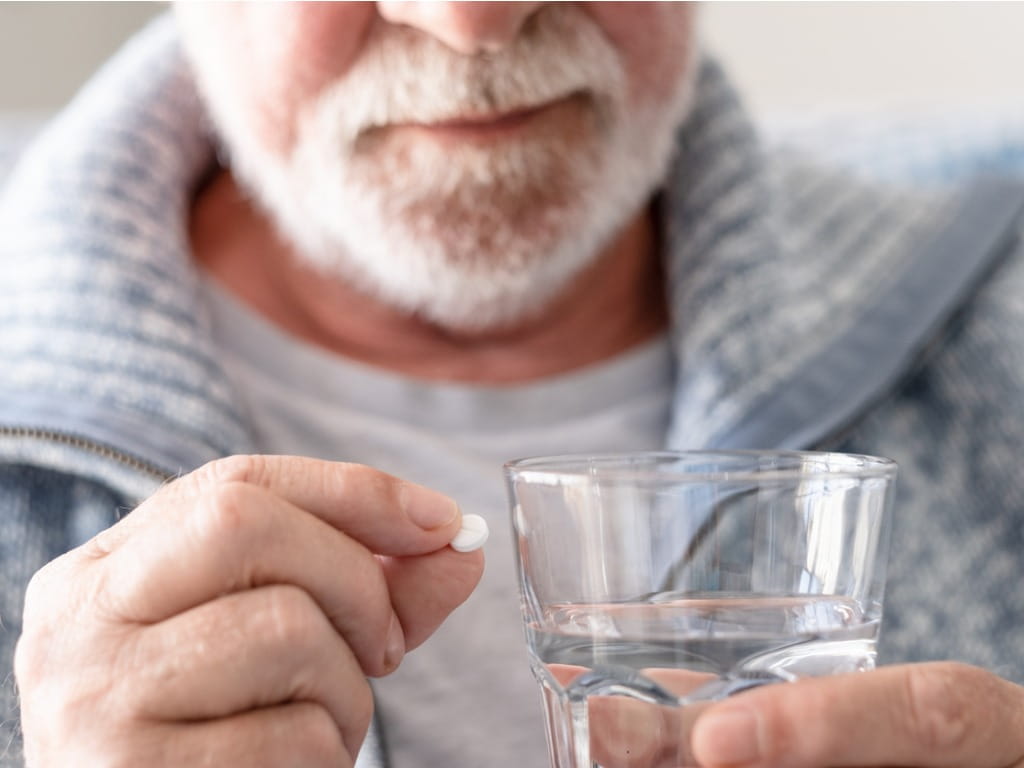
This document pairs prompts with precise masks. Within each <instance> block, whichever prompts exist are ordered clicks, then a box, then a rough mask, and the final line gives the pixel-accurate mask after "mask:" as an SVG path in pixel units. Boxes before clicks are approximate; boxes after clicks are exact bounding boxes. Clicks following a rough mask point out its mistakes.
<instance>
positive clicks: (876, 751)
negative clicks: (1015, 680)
mask: <svg viewBox="0 0 1024 768" xmlns="http://www.w3.org/2000/svg"><path fill="white" fill-rule="evenodd" d="M693 750H694V754H695V755H696V757H697V758H698V760H699V761H700V763H701V765H704V766H725V765H728V766H745V765H777V764H785V765H787V766H792V767H793V768H802V767H803V766H806V767H807V768H820V766H822V765H829V766H890V765H906V766H919V767H923V766H956V767H957V768H1006V766H1018V765H1021V764H1024V689H1022V688H1020V687H1018V686H1015V685H1012V684H1011V683H1008V682H1006V681H1004V680H1001V679H999V678H998V677H995V676H994V675H992V674H990V673H988V672H985V671H984V670H981V669H977V668H974V667H968V666H965V665H961V664H952V663H936V664H917V665H906V666H899V667H887V668H882V669H879V670H876V671H874V672H869V673H863V674H856V675H844V676H838V677H831V678H816V679H810V680H802V681H799V682H796V683H787V684H781V685H772V686H765V687H763V688H760V689H757V690H754V691H750V692H747V693H744V694H742V695H739V696H737V697H735V698H733V699H730V700H728V701H726V702H723V703H721V704H718V705H716V706H714V707H712V708H710V709H708V710H707V712H706V714H705V715H703V716H702V717H701V718H700V719H699V720H698V721H697V724H696V726H695V729H694V734H693Z"/></svg>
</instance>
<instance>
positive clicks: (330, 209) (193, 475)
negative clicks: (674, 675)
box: [0, 3, 1024, 768]
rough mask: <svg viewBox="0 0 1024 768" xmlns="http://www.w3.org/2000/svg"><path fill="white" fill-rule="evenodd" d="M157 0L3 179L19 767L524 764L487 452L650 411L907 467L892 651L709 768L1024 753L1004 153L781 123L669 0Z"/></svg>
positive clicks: (1014, 269)
mask: <svg viewBox="0 0 1024 768" xmlns="http://www.w3.org/2000/svg"><path fill="white" fill-rule="evenodd" d="M176 16H177V18H176V22H177V23H176V24H175V23H172V22H171V21H169V20H163V21H161V22H158V23H157V24H156V25H155V26H154V27H153V28H151V29H150V30H148V31H147V32H145V33H144V34H143V35H142V36H140V38H138V39H137V40H136V41H134V42H133V43H132V44H130V45H129V46H128V47H127V48H126V49H125V50H124V51H123V52H122V53H121V54H119V55H118V57H117V58H116V59H115V60H113V61H112V62H111V63H110V64H109V65H108V66H107V67H106V68H105V70H104V71H103V72H101V73H100V74H99V75H98V76H97V78H96V79H95V80H94V82H93V83H92V84H91V85H90V86H89V87H88V88H87V89H86V90H85V91H84V92H83V93H82V94H81V95H80V97H79V98H78V99H77V100H76V101H75V102H74V103H73V104H72V105H71V106H70V107H69V109H68V110H67V111H66V112H65V114H63V115H62V116H61V117H60V118H59V119H58V120H56V121H55V122H54V124H52V125H51V126H50V127H49V128H48V130H47V131H46V132H45V133H44V134H43V135H42V136H41V137H40V138H39V140H38V141H37V142H36V144H35V146H34V147H33V148H32V149H30V150H29V151H28V152H27V153H26V154H25V156H24V158H23V159H22V161H21V163H20V165H19V168H18V169H17V170H16V171H15V173H14V174H13V176H12V178H11V179H10V181H9V183H8V185H7V187H6V194H5V197H4V199H3V202H2V205H0V233H2V234H0V249H2V250H0V254H2V259H3V261H2V269H3V275H4V277H3V280H2V281H0V306H3V318H4V319H3V322H2V323H0V350H2V354H3V359H4V360H5V364H4V365H5V369H4V373H3V376H2V379H0V387H2V392H0V458H2V461H3V464H2V465H0V499H2V502H0V504H2V511H3V516H4V518H3V526H4V528H3V533H4V536H3V543H2V545H0V546H2V547H3V569H4V570H3V573H4V583H3V587H4V590H3V595H2V598H3V603H2V604H0V608H2V615H3V619H4V622H5V625H6V627H7V629H8V632H7V634H6V636H5V643H7V645H8V653H10V650H11V648H10V646H12V645H13V640H14V638H15V637H16V636H17V635H18V633H19V631H20V633H21V638H20V641H19V642H18V647H17V653H16V659H15V671H16V675H17V682H18V685H19V693H20V704H21V715H22V728H23V733H24V751H25V756H26V760H27V763H28V765H30V766H33V767H36V768H38V767H45V766H68V765H81V766H94V765H96V766H98V765H132V766H172V765H219V766H228V765H232V766H233V765H238V766H278V765H318V766H319V765H324V766H327V765H331V766H345V765H351V764H352V763H353V762H354V761H358V762H359V763H360V764H361V765H374V764H377V763H378V762H379V761H382V760H384V759H387V760H388V761H389V762H390V764H391V765H392V766H394V768H405V767H406V766H410V767H413V766H477V765H490V766H521V765H532V766H538V765H543V764H544V763H545V760H546V757H545V750H544V743H543V725H542V723H541V718H540V709H539V704H538V701H537V693H536V691H535V689H534V684H533V682H532V680H531V678H530V673H529V670H528V668H527V664H526V661H525V654H524V652H523V650H522V648H521V646H522V641H521V633H520V629H519V626H518V615H517V605H516V599H515V596H514V579H513V568H512V564H511V557H512V552H511V543H510V542H509V541H508V533H507V532H506V531H507V526H506V525H505V524H504V523H503V516H504V511H503V510H504V498H503V496H502V488H501V483H500V476H499V474H498V472H497V467H498V466H499V465H500V463H501V461H502V460H504V459H507V458H512V457H514V456H518V455H524V454H539V453H556V452H569V451H605V450H630V449H639V448H650V447H656V446H660V445H668V446H670V447H675V448H694V447H758V448H768V447H801V448H837V449H842V450H858V451H863V452H871V453H881V454H886V455H890V456H892V457H893V458H895V459H897V460H898V461H899V462H900V463H901V465H902V467H903V475H902V480H901V482H902V495H901V498H900V501H899V504H898V509H899V519H898V524H897V531H896V534H895V539H894V547H893V548H894V558H893V560H894V562H893V567H892V569H891V573H890V583H891V588H890V592H889V606H890V609H889V617H890V618H889V624H888V628H887V634H886V636H885V642H884V644H883V649H884V651H885V658H886V659H887V660H888V661H891V662H901V663H900V664H894V665H893V666H889V667H886V668H884V669H882V670H879V671H876V672H870V673H865V674H862V675H857V676H854V677H839V678H831V679H817V680H811V681H803V682H799V683H794V684H792V685H784V686H770V687H766V688H762V689H760V690H758V691H755V692H752V693H748V694H744V695H741V696H738V697H736V698H734V699H730V700H728V701H725V702H722V703H720V704H718V705H716V706H715V707H712V708H709V709H708V710H707V711H706V712H705V713H704V714H703V715H702V716H701V717H700V719H699V720H698V721H697V723H696V726H695V730H694V731H693V734H692V748H693V751H694V754H695V756H696V759H697V760H698V761H699V762H700V763H701V764H702V765H706V766H724V765H783V764H784V765H789V766H807V768H812V767H815V766H823V765H830V766H891V765H904V766H940V765H956V766H974V767H976V768H982V767H991V768H996V766H1021V765H1024V689H1022V688H1020V687H1018V686H1017V685H1015V684H1014V683H1012V682H1009V681H1008V680H1007V679H1006V678H1009V679H1016V680H1020V679H1022V678H1024V666H1022V665H1021V656H1022V654H1021V642H1020V631H1021V629H1022V627H1024V590H1021V589H1019V588H1018V586H1017V585H1018V584H1019V581H1020V577H1021V573H1022V571H1024V564H1022V561H1021V555H1020V552H1021V551H1022V546H1024V517H1022V515H1024V475H1022V474H1021V473H1020V472H1019V470H1018V469H1017V468H1016V466H1015V464H1016V462H1015V455H1016V452H1017V450H1019V446H1020V445H1021V444H1024V419H1022V414H1021V407H1020V404H1021V402H1022V396H1024V353H1022V351H1021V347H1020V344H1019V338H1020V333H1021V332H1022V331H1024V304H1022V303H1021V301H1020V296H1021V292H1022V289H1024V274H1022V270H1024V261H1022V259H1021V257H1020V254H1019V253H1016V252H1014V251H1013V249H1012V248H1011V247H1010V243H1011V240H1012V237H1013V235H1014V233H1015V232H1016V228H1017V224H1016V216H1017V214H1018V211H1019V209H1020V205H1021V199H1022V196H1021V194H1020V193H1019V191H1017V190H1015V189H1014V188H1013V186H1012V185H999V184H994V183H990V184H979V185H976V186H974V187H971V188H970V189H969V190H967V191H965V192H956V191H954V192H950V191H935V190H932V191H927V192H909V191H906V190H895V189H889V188H882V187H880V186H870V185H867V184H865V183H861V182H857V181H855V180H853V179H851V178H849V177H847V176H845V175H843V174H838V173H827V172H824V171H820V170H816V169H814V168H812V167H809V166H804V165H801V164H799V163H798V162H796V161H790V160H785V159H781V160H780V159H772V158H769V157H766V156H765V154H764V153H763V152H762V150H761V149H760V146H759V144H758V143H757V140H756V137H755V136H754V134H753V132H752V131H751V128H750V125H749V122H748V120H747V118H746V117H745V115H744V113H743V111H742V108H741V107H740V105H739V104H738V102H737V101H736V99H735V97H734V96H733V94H732V92H731V90H730V88H729V86H728V83H727V82H726V80H725V79H724V77H723V75H722V73H721V72H720V71H719V69H718V68H717V67H716V66H715V65H714V63H713V62H712V61H710V60H708V59H706V58H703V57H701V56H699V55H698V53H697V46H696V44H695V41H694V33H693V27H694V10H693V8H692V6H690V5H674V4H667V5H663V4H649V5H648V4H644V5H632V4H628V3H622V4H616V3H613V4H607V5H594V6H588V5H585V4H582V5H581V4H551V5H546V4H533V3H512V4H504V3H501V4H493V5H491V4H475V3H466V4H455V3H453V4H448V3H431V4H417V3H378V4H376V5H372V4H348V3H342V4H311V5H303V4H280V5H279V4H254V5H219V4H186V5H182V6H181V7H179V8H178V12H177V14H176ZM179 40H180V49H181V50H182V51H183V53H180V52H179ZM186 62H187V63H186ZM211 134H212V135H215V136H216V141H211V138H210V136H211ZM215 146H216V148H217V149H218V150H219V151H217V152H215V151H214V147H215ZM925 352H927V354H924V353H925ZM242 454H251V455H249V456H247V457H243V456H240V455H242ZM232 455H234V456H233V457H232ZM300 457H310V458H300ZM340 462H346V463H340ZM176 475H182V476H181V477H179V478H178V479H176V480H174V481H173V482H169V483H167V482H166V481H167V480H169V479H171V478H173V477H174V476H176ZM140 502H141V503H140ZM457 504H458V506H457ZM129 509H133V511H132V512H131V514H129V515H127V516H124V519H122V520H120V521H117V522H116V523H115V521H116V518H117V517H119V516H121V513H123V512H126V511H127V510H129ZM460 509H461V510H464V511H466V512H474V513H478V514H482V515H484V516H485V517H486V518H488V519H489V520H490V521H491V527H492V530H493V531H494V532H495V536H494V540H492V542H491V544H490V545H489V546H488V563H489V564H488V569H487V572H486V574H484V575H483V576H482V577H481V574H482V569H483V558H482V555H481V554H480V553H479V552H477V553H459V552H455V551H453V550H452V549H451V548H449V547H447V546H446V545H447V544H448V542H449V541H450V540H451V539H452V536H453V535H454V534H455V532H456V531H457V530H458V528H459V524H460V522H459V521H460V516H461V512H460ZM108 526H109V527H108ZM65 550H69V551H67V552H66V554H63V555H61V556H59V557H57V559H55V560H53V562H51V563H50V564H49V565H47V566H46V567H45V568H43V569H42V570H41V571H40V572H39V573H38V574H37V576H36V577H35V578H34V579H33V580H32V583H31V585H30V586H29V588H28V591H27V595H26V597H25V601H24V623H23V625H20V626H19V624H18V616H19V615H20V612H21V611H20V609H21V593H22V590H23V588H24V584H25V582H26V581H27V580H28V578H29V575H30V574H31V573H32V572H33V571H34V570H35V569H36V568H38V567H39V566H40V565H42V564H43V563H44V562H46V561H47V560H49V559H51V558H54V557H56V556H57V555H60V553H62V552H64V551H65ZM478 582H479V585H478ZM463 602H465V604H464V605H462V606H461V607H460V608H459V609H458V610H457V611H455V608H456V607H458V606H460V604H462V603H463ZM453 611H454V613H453ZM449 614H450V615H449ZM417 646H422V647H420V648H418V650H416V652H414V653H411V654H409V655H408V656H407V657H406V655H405V654H406V653H408V652H409V651H411V650H412V649H414V648H416V647H417ZM929 659H931V660H934V659H956V660H958V661H961V662H969V663H971V664H974V665H977V666H967V665H966V664H951V663H925V664H911V663H907V662H911V661H924V660H929ZM396 668H397V671H395V670H396ZM986 669H987V670H989V671H985V670H986ZM368 677H375V678H378V679H377V680H375V682H374V683H373V690H372V693H371V687H370V685H369V683H368V682H367V678H368ZM374 712H376V721H377V722H378V723H379V725H380V726H381V727H380V728H379V729H377V728H372V729H371V730H370V732H369V737H366V734H367V729H368V728H369V727H370V724H371V720H372V719H373V713H374ZM680 738H685V736H683V735H680ZM357 755H358V757H357ZM622 764H623V765H633V764H635V761H634V762H631V761H630V759H629V758H628V757H623V762H622Z"/></svg>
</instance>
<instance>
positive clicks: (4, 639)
mask: <svg viewBox="0 0 1024 768" xmlns="http://www.w3.org/2000/svg"><path fill="white" fill-rule="evenodd" d="M127 511H128V507H127V505H126V502H125V500H124V499H122V498H120V497H119V496H118V495H117V494H116V493H115V492H113V491H112V490H110V489H109V488H107V487H106V486H104V485H101V484H99V483H96V482H94V481H91V480H86V479H83V478H80V477H76V476H74V475H70V474H64V473H60V472H55V471H53V470H47V469H42V468H39V467H34V466H29V465H19V464H2V465H0V659H2V664H3V674H2V676H0V768H14V767H15V766H21V765H22V764H23V760H22V751H21V733H20V727H19V722H20V720H19V717H18V699H17V691H16V689H15V685H14V673H13V659H14V647H15V644H16V642H17V640H18V636H19V635H20V634H21V614H22V608H23V605H24V596H25V587H26V586H27V585H28V582H29V579H31V578H32V574H34V573H35V572H36V571H37V570H39V568H41V567H42V566H43V565H45V564H46V563H47V562H49V561H50V560H52V559H54V558H55V557H57V556H58V555H60V554H62V553H64V552H66V551H68V550H69V549H72V548H74V547H76V546H78V545H79V544H82V543H83V542H85V541H86V540H88V539H89V538H90V537H92V536H93V535H95V534H96V533H97V532H99V531H100V530H102V529H103V528H106V527H107V526H109V525H111V524H112V523H114V522H115V521H116V520H117V519H118V517H119V516H120V515H123V514H125V513H126V512H127Z"/></svg>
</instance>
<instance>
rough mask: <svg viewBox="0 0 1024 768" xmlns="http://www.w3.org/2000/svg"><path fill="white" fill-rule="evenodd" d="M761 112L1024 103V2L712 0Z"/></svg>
mask: <svg viewBox="0 0 1024 768" xmlns="http://www.w3.org/2000/svg"><path fill="white" fill-rule="evenodd" d="M703 13H704V18H703V31H704V34H705V39H706V40H707V42H708V45H709V47H711V48H712V49H713V50H715V51H719V52H720V53H721V56H722V59H723V60H724V61H725V62H726V64H727V65H728V66H729V68H730V70H731V71H732V73H733V75H734V76H735V78H736V80H737V81H738V82H739V84H740V86H741V88H742V90H743V92H744V94H745V95H746V97H747V99H748V101H749V102H750V104H751V105H752V106H753V107H754V108H755V109H756V110H759V111H762V112H763V111H766V110H767V111H770V112H778V111H793V110H806V109H815V110H823V111H834V110H842V109H845V108H858V109H860V108H865V107H867V108H875V107H877V108H885V109H899V110H904V111H908V110H909V111H913V110H919V109H930V108H935V107H946V106H951V105H952V106H964V105H994V104H1005V103H1007V102H1015V103H1019V104H1022V105H1024V82H1022V81H1024V3H989V2H971V1H968V2H947V3H934V2H913V3H905V2H902V3H878V2H875V3H857V2H849V3H750V2H738V3H709V4H707V5H706V6H704V8H703Z"/></svg>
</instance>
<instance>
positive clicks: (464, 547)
mask: <svg viewBox="0 0 1024 768" xmlns="http://www.w3.org/2000/svg"><path fill="white" fill-rule="evenodd" d="M490 533H491V532H490V530H489V529H488V528H487V521H486V520H484V519H483V518H482V517H480V515H463V516H462V527H461V528H460V529H459V532H458V533H456V534H455V538H454V539H452V541H451V545H450V546H451V548H452V549H454V550H455V551H456V552H472V551H473V550H474V549H480V547H482V546H483V545H484V542H486V541H487V537H488V536H489V535H490Z"/></svg>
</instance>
